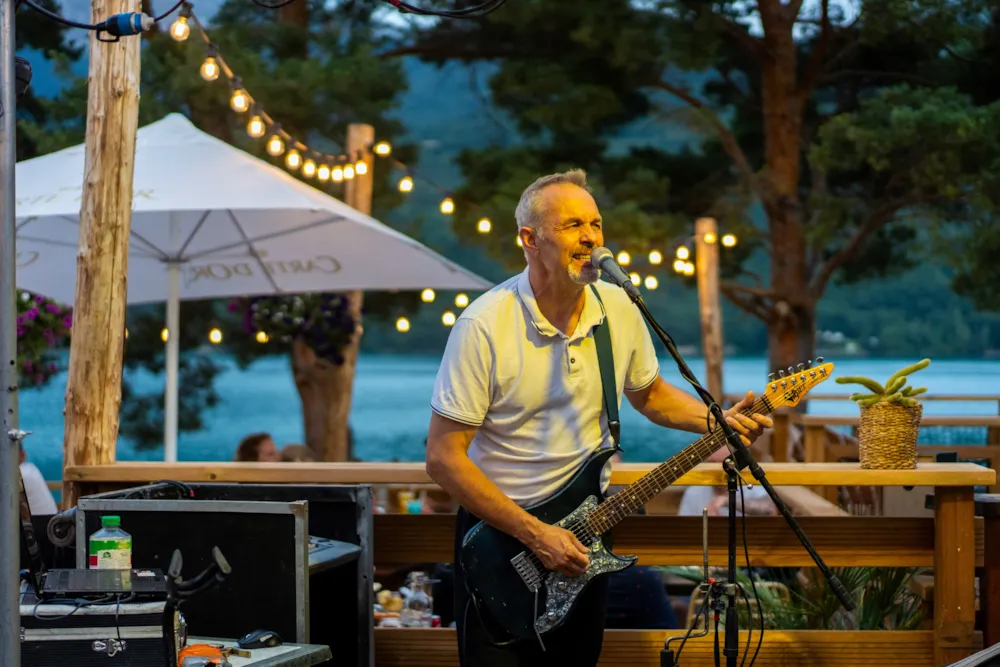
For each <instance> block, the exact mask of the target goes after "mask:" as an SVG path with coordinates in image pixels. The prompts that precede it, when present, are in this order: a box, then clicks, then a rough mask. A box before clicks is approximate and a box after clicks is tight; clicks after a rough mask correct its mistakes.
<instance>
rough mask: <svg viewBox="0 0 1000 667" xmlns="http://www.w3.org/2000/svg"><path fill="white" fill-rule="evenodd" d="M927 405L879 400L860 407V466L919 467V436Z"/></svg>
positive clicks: (871, 467) (885, 467)
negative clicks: (873, 403) (907, 404)
mask: <svg viewBox="0 0 1000 667" xmlns="http://www.w3.org/2000/svg"><path fill="white" fill-rule="evenodd" d="M923 411H924V407H923V405H921V404H920V403H917V404H916V405H915V406H906V405H901V404H899V403H876V404H875V405H872V406H870V407H862V408H861V423H860V424H859V426H858V452H859V455H860V459H861V467H862V468H867V469H874V470H886V469H905V468H915V467H916V466H917V436H918V435H919V434H920V418H921V416H922V415H923Z"/></svg>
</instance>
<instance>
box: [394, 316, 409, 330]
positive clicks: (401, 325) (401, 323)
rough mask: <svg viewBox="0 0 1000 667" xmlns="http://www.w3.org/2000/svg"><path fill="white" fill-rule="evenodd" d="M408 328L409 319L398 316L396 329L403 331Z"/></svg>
mask: <svg viewBox="0 0 1000 667" xmlns="http://www.w3.org/2000/svg"><path fill="white" fill-rule="evenodd" d="M409 330H410V320H408V319H406V318H405V317H400V318H399V319H398V320H396V331H400V332H403V333H405V332H407V331H409Z"/></svg>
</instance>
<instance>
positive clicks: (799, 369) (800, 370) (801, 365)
mask: <svg viewBox="0 0 1000 667" xmlns="http://www.w3.org/2000/svg"><path fill="white" fill-rule="evenodd" d="M805 367H806V365H805V364H799V365H797V366H796V367H795V370H797V371H798V372H799V373H801V372H802V369H803V368H805Z"/></svg>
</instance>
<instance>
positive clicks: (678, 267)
mask: <svg viewBox="0 0 1000 667" xmlns="http://www.w3.org/2000/svg"><path fill="white" fill-rule="evenodd" d="M686 266H687V262H685V261H684V260H683V259H675V260H674V271H675V272H677V273H684V267H686Z"/></svg>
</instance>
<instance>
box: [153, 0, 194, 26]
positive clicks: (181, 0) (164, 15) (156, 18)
mask: <svg viewBox="0 0 1000 667" xmlns="http://www.w3.org/2000/svg"><path fill="white" fill-rule="evenodd" d="M185 2H187V0H178V1H177V4H176V5H174V6H173V7H171V8H170V9H168V10H167V11H165V12H163V13H162V14H160V15H159V16H154V17H153V20H154V21H156V22H157V23H159V22H160V21H162V20H163V19H165V18H167V17H168V16H170V15H171V14H173V13H174V12H176V11H177V9H178V8H179V7H180V6H181V5H183V4H184V3H185Z"/></svg>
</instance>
